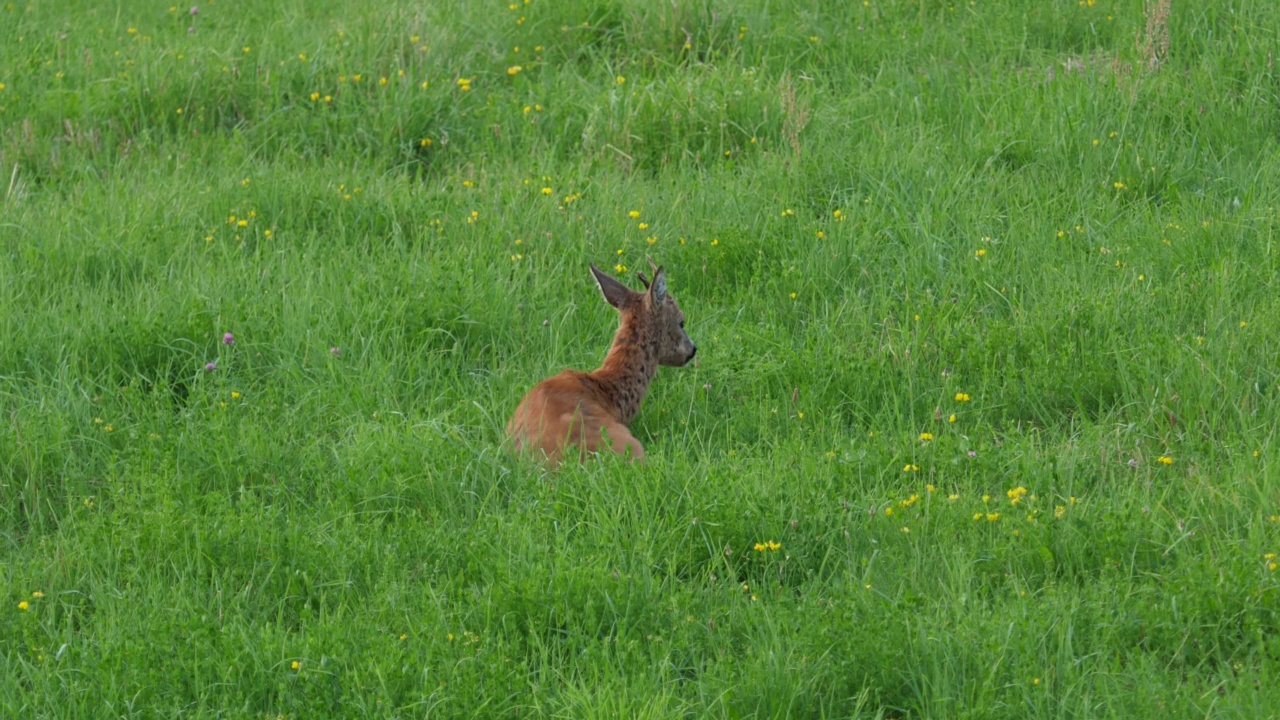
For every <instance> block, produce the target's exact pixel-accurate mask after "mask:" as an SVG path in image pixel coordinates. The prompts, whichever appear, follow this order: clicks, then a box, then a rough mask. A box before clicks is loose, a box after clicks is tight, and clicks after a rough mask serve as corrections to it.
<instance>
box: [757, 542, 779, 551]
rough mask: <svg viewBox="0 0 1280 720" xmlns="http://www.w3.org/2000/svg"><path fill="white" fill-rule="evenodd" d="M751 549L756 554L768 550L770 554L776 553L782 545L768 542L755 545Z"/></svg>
mask: <svg viewBox="0 0 1280 720" xmlns="http://www.w3.org/2000/svg"><path fill="white" fill-rule="evenodd" d="M752 547H753V549H754V550H755V551H756V552H764V551H765V550H769V551H770V552H777V551H778V550H781V549H782V543H779V542H774V541H772V540H769V541H768V542H762V543H756V544H755V545H754V546H752Z"/></svg>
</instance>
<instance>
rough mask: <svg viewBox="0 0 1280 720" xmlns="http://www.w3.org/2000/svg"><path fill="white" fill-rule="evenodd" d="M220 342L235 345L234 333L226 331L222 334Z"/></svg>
mask: <svg viewBox="0 0 1280 720" xmlns="http://www.w3.org/2000/svg"><path fill="white" fill-rule="evenodd" d="M222 344H223V345H235V344H236V336H235V335H232V334H231V333H226V334H224V335H223V336H222Z"/></svg>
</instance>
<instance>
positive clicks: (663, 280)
mask: <svg viewBox="0 0 1280 720" xmlns="http://www.w3.org/2000/svg"><path fill="white" fill-rule="evenodd" d="M649 294H650V295H651V296H653V302H654V303H655V304H657V305H661V304H662V303H664V302H666V301H667V272H666V270H664V269H663V268H658V269H657V270H655V271H653V282H652V283H649Z"/></svg>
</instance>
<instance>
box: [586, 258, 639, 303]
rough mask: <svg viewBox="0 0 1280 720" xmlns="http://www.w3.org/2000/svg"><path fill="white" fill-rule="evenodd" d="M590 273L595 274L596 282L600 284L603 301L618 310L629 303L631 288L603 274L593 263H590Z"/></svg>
mask: <svg viewBox="0 0 1280 720" xmlns="http://www.w3.org/2000/svg"><path fill="white" fill-rule="evenodd" d="M591 274H592V275H594V276H595V278H596V284H597V285H599V286H600V293H601V294H602V295H604V299H605V302H607V303H609V304H610V305H612V306H614V307H616V308H618V309H619V310H621V309H622V308H624V307H626V306H627V305H629V304H630V303H631V297H632V291H631V288H629V287H627V286H626V285H623V284H622V283H620V282H618V281H617V280H614V279H613V278H611V277H609V276H608V275H606V274H604V273H603V272H601V271H600V268H598V267H596V266H595V265H594V264H592V265H591Z"/></svg>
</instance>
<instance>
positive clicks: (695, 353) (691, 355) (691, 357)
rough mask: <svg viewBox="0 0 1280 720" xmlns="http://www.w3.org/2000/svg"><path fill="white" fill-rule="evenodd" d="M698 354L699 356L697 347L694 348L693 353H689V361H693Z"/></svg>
mask: <svg viewBox="0 0 1280 720" xmlns="http://www.w3.org/2000/svg"><path fill="white" fill-rule="evenodd" d="M697 354H698V347H697V346H696V345H695V346H694V348H693V352H691V353H689V359H690V360H692V359H693V356H694V355H697Z"/></svg>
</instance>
